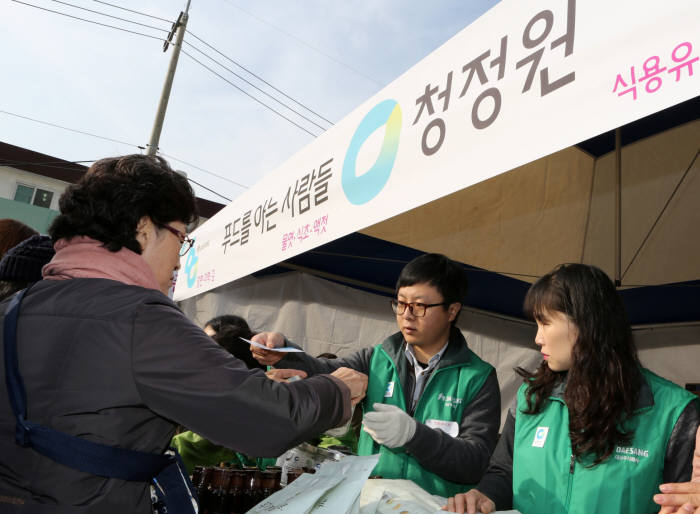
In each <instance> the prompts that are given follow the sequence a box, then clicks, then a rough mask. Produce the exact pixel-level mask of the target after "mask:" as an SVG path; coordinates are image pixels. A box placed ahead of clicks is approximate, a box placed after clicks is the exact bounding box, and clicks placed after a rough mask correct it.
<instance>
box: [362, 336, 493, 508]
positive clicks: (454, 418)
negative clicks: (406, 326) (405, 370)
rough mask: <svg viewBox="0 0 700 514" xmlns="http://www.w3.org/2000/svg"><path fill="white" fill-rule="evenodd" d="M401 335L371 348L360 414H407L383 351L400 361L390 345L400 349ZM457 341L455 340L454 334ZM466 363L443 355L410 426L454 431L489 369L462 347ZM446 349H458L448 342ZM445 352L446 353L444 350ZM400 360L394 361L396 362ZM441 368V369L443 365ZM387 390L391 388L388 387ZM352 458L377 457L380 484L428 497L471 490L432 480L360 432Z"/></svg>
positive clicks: (407, 458) (411, 460)
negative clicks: (400, 485)
mask: <svg viewBox="0 0 700 514" xmlns="http://www.w3.org/2000/svg"><path fill="white" fill-rule="evenodd" d="M400 335H401V334H400V333H399V334H395V335H394V336H392V337H390V338H389V339H387V340H386V341H385V342H384V343H382V344H381V345H379V346H377V347H375V348H374V351H373V352H372V358H371V360H370V367H369V383H368V385H367V397H366V398H365V400H364V412H365V413H367V412H370V411H372V410H373V409H372V405H374V404H375V403H385V404H390V405H396V406H397V407H400V408H401V409H403V410H404V411H406V410H407V408H406V402H405V396H404V390H403V387H402V384H401V381H400V379H399V373H398V371H397V368H396V363H395V362H394V361H393V360H392V359H391V357H390V355H389V353H388V352H387V350H389V351H392V350H393V351H392V353H394V354H395V355H396V358H402V359H405V356H404V355H403V351H399V350H397V348H396V346H395V345H396V344H402V342H403V339H402V338H399V337H398V336H400ZM460 336H461V334H460ZM460 339H461V342H462V344H464V349H463V350H464V351H465V352H468V357H467V358H465V359H463V360H462V361H460V362H447V361H445V355H446V354H447V352H445V354H443V357H442V359H441V360H440V363H438V366H437V367H436V368H435V370H434V371H433V372H432V374H431V376H430V378H429V379H428V382H427V383H426V385H425V387H424V389H423V393H422V394H421V397H420V399H419V400H418V404H417V405H416V410H415V412H414V414H413V417H414V418H415V419H416V421H419V422H421V423H425V422H426V421H427V420H440V421H446V422H454V423H456V427H454V428H455V429H456V430H457V431H459V424H460V423H461V421H462V412H463V411H464V407H465V406H466V405H467V404H468V403H470V402H471V401H472V399H473V398H474V397H475V396H476V394H477V393H478V392H479V390H480V389H481V387H482V386H483V384H484V382H485V381H486V378H487V377H488V375H489V373H490V372H491V370H492V369H493V367H492V366H491V365H490V364H488V363H486V362H484V361H482V360H481V359H480V358H479V357H478V356H477V355H476V354H474V353H473V352H472V351H471V350H469V349H468V348H467V347H466V342H464V339H463V338H461V337H460ZM450 344H458V343H453V342H450ZM392 345H393V348H392ZM448 350H449V348H448ZM399 355H400V356H399ZM443 362H445V364H444V365H443ZM390 384H393V385H390ZM357 452H358V454H359V455H373V454H376V453H379V454H380V455H381V457H380V458H379V462H378V463H377V465H376V466H375V468H374V470H373V471H372V474H374V475H381V476H382V477H383V478H403V479H408V480H412V481H414V482H415V483H416V484H418V485H419V486H421V487H422V488H423V489H425V490H426V491H428V492H429V493H431V494H437V495H440V496H446V497H447V496H453V495H455V494H457V493H460V492H464V491H467V490H469V489H471V488H472V487H474V485H475V484H458V483H456V482H450V481H449V480H445V479H443V478H440V477H439V476H438V475H437V474H435V473H432V472H430V471H428V470H426V469H424V468H423V467H422V466H421V465H420V464H419V463H418V461H417V460H416V459H415V457H413V456H412V455H411V454H409V453H407V452H406V450H404V448H403V447H400V448H387V447H386V446H383V445H380V444H377V443H376V442H375V441H374V439H372V437H371V436H370V435H369V434H368V433H367V432H365V430H364V427H363V429H362V431H361V432H360V440H359V443H358V449H357Z"/></svg>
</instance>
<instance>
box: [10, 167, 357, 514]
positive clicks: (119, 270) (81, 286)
mask: <svg viewBox="0 0 700 514" xmlns="http://www.w3.org/2000/svg"><path fill="white" fill-rule="evenodd" d="M59 205H60V214H59V216H57V217H56V218H55V219H54V221H53V223H52V225H51V227H50V229H49V234H50V236H51V238H52V239H53V240H54V241H55V245H54V248H55V250H56V255H55V256H54V257H53V259H52V260H51V262H50V263H49V264H47V265H46V266H44V268H43V280H41V281H39V282H37V283H36V284H34V285H33V286H31V288H29V289H27V290H25V293H24V296H23V297H20V296H13V297H12V298H11V299H10V298H8V299H6V300H5V301H3V302H0V315H1V316H2V324H3V327H12V326H13V325H14V320H15V319H16V320H17V322H16V334H14V333H13V331H12V329H11V328H10V329H9V330H7V331H4V332H3V333H0V337H1V338H2V341H0V345H2V346H4V347H5V349H6V350H7V349H9V350H12V349H13V348H16V354H15V355H14V357H15V358H12V359H10V360H9V361H8V362H6V361H5V358H4V354H0V355H1V356H0V359H1V360H0V374H1V375H2V377H0V455H1V456H2V458H0V511H2V512H3V513H14V512H19V513H31V514H42V513H48V512H51V513H56V512H71V513H75V512H80V513H81V514H93V513H94V514H98V513H99V514H122V513H125V512H128V513H134V514H150V513H151V512H152V503H151V496H150V484H151V483H152V479H153V478H155V476H156V475H157V476H160V477H161V478H162V479H163V480H165V479H172V483H173V484H174V487H176V486H177V487H179V489H178V491H179V492H180V493H181V494H180V495H179V496H178V498H181V499H184V505H186V506H188V507H189V508H190V509H191V508H192V505H191V500H190V499H189V497H188V495H187V494H186V493H187V491H185V490H183V489H182V487H183V485H184V482H183V481H182V480H180V473H179V472H177V470H175V469H173V467H172V466H173V463H174V461H173V460H171V459H168V458H164V457H163V456H162V455H163V452H164V451H165V450H166V448H167V446H168V443H169V442H170V440H171V438H172V436H173V433H174V431H175V426H176V425H177V424H180V425H183V426H187V427H189V428H191V429H193V430H195V431H196V432H197V433H199V434H201V435H202V436H204V437H206V438H207V439H210V440H211V441H213V442H215V443H217V444H222V445H225V446H228V447H232V448H236V449H238V450H240V451H243V452H246V453H249V454H254V455H270V456H272V455H279V454H281V453H282V452H283V451H285V450H286V449H287V448H290V447H292V446H295V445H297V444H298V443H299V442H301V441H304V440H306V439H308V438H309V437H311V436H312V435H313V434H317V433H319V432H323V431H324V430H326V429H327V428H330V427H332V426H336V425H339V424H342V423H345V422H346V421H347V420H348V419H349V418H350V412H351V407H352V405H353V403H354V402H357V401H359V400H360V399H361V398H362V397H363V395H364V391H365V387H366V377H363V376H362V375H361V374H359V373H357V372H355V371H353V370H349V369H342V370H338V371H337V372H334V373H333V374H326V375H322V376H316V377H311V378H309V379H307V380H301V381H298V382H296V383H293V384H280V383H277V382H274V381H272V380H269V379H268V378H267V377H266V376H265V374H264V373H262V372H261V371H259V370H249V369H247V368H246V367H245V366H244V365H243V363H242V362H241V361H239V360H238V359H236V358H234V357H233V356H232V355H230V354H229V353H228V352H226V351H225V350H224V349H223V348H221V346H219V345H218V344H217V343H215V342H214V341H212V340H211V338H210V337H209V336H207V335H206V334H205V333H204V332H203V331H202V329H201V328H199V327H198V326H196V325H195V324H194V323H192V322H191V321H190V320H188V319H187V318H186V317H185V316H184V314H183V313H182V312H181V311H180V309H179V308H178V307H177V305H175V304H174V303H173V302H172V301H171V300H170V299H169V298H168V297H167V291H168V290H169V288H170V286H171V285H172V279H173V273H174V272H175V271H176V270H177V269H178V268H179V266H180V257H181V256H183V255H185V254H186V253H187V251H188V250H189V249H190V248H191V246H192V244H193V243H194V242H193V240H192V239H191V238H190V237H189V236H188V235H187V226H188V224H191V223H193V222H195V221H196V220H197V218H198V216H197V207H196V201H195V196H194V193H193V191H192V188H191V187H190V185H189V183H188V181H187V179H186V178H185V177H183V176H181V175H179V174H178V173H176V172H175V171H173V170H172V169H171V168H170V166H169V165H168V163H167V162H166V161H165V160H164V159H162V158H160V157H155V156H146V155H127V156H123V157H114V158H108V159H102V160H100V161H97V162H95V163H94V164H93V165H92V166H91V167H90V169H89V170H88V171H87V172H86V173H85V175H84V176H83V177H82V178H81V179H80V181H79V182H77V183H76V184H73V185H70V186H69V187H68V188H67V189H66V191H65V192H64V193H63V194H62V195H61V198H60V201H59ZM20 300H21V303H20ZM18 306H19V307H20V308H19V313H18V316H17V318H15V315H16V314H17V308H18ZM15 335H16V337H15ZM8 373H10V374H9V375H8ZM11 377H12V378H11ZM18 377H19V378H18ZM20 380H21V382H23V387H22V388H21V391H20V387H19V386H18V382H19V381H20ZM9 398H11V399H12V401H10V400H9ZM251 399H254V401H251ZM29 422H31V423H32V424H31V425H28V423H29ZM37 425H39V426H40V427H43V428H40V429H39V432H37V431H36V430H37ZM47 430H53V431H55V432H59V433H60V434H62V435H61V436H60V437H61V438H63V440H65V439H66V438H67V439H68V440H70V441H71V444H70V445H69V446H66V445H58V444H56V443H55V439H54V440H53V442H51V441H47V440H45V439H42V440H41V441H43V442H44V443H46V445H47V446H42V445H37V444H35V441H36V439H35V434H39V436H41V434H43V433H46V431H47ZM55 432H54V433H55ZM85 441H88V442H89V443H92V444H89V443H88V444H86V443H85ZM86 446H89V447H90V448H95V446H97V447H99V448H101V449H102V450H104V451H106V452H108V453H109V454H111V455H114V454H115V453H118V454H120V455H121V456H122V457H124V453H125V452H126V453H128V455H129V457H128V459H131V462H132V463H133V462H135V460H134V459H136V460H138V463H139V464H138V466H129V465H128V463H127V464H124V462H123V461H124V460H125V458H126V457H124V458H119V459H108V460H107V461H106V462H105V461H99V462H98V463H97V465H93V464H94V463H95V460H94V459H82V458H80V459H79V458H76V457H75V451H70V452H66V451H65V449H66V448H73V449H74V450H75V449H76V448H82V450H81V451H82V452H83V453H82V454H84V453H86V452H89V451H92V450H89V451H88V450H87V449H86ZM120 450H121V451H120ZM136 452H139V453H136ZM82 454H81V455H82ZM143 454H152V455H150V456H148V455H147V456H146V457H145V458H144V457H137V456H138V455H143ZM91 455H94V453H93V454H91ZM147 458H148V459H150V460H151V461H156V462H158V463H160V462H163V460H164V459H165V460H167V461H168V462H169V464H167V469H168V471H169V472H171V473H170V474H169V475H168V476H161V475H160V472H154V473H153V474H152V472H151V471H150V468H151V467H149V471H148V475H147V476H142V475H141V474H140V473H136V472H135V471H134V467H138V468H140V467H141V466H142V464H143V462H145V460H146V459H147ZM57 459H58V460H59V461H61V460H62V462H64V463H65V464H62V463H60V462H59V461H57ZM96 468H98V469H99V471H90V470H95V469H96ZM117 468H118V469H117ZM141 469H143V468H141ZM115 470H116V471H115ZM136 471H138V469H136ZM178 484H179V485H178ZM156 489H157V490H160V489H161V488H160V487H158V488H156ZM166 500H167V496H166Z"/></svg>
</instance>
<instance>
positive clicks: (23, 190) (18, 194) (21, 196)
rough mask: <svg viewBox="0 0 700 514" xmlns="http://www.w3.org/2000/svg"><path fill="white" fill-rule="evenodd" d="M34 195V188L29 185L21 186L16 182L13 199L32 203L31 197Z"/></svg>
mask: <svg viewBox="0 0 700 514" xmlns="http://www.w3.org/2000/svg"><path fill="white" fill-rule="evenodd" d="M33 197H34V188H33V187H29V186H23V185H22V184H17V191H15V201H16V202H22V203H32V198H33Z"/></svg>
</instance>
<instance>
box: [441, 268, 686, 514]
mask: <svg viewBox="0 0 700 514" xmlns="http://www.w3.org/2000/svg"><path fill="white" fill-rule="evenodd" d="M525 312H526V313H527V314H528V315H529V316H530V317H531V318H533V319H534V320H535V321H536V323H537V335H536V337H535V344H536V345H537V346H538V347H539V349H540V351H541V353H542V364H541V365H540V366H539V368H538V369H537V370H536V371H534V372H528V371H526V370H524V369H522V368H518V369H517V370H516V371H517V372H518V373H519V374H520V375H522V376H523V377H524V379H525V381H524V384H523V385H522V386H521V387H520V389H519V390H518V394H517V399H516V404H515V406H514V407H512V408H511V409H510V411H509V413H508V417H507V419H506V424H505V426H504V429H503V435H502V436H501V439H500V441H499V443H498V446H497V447H496V450H495V452H494V454H493V456H492V458H491V462H490V464H489V469H488V470H487V472H486V474H485V475H484V477H483V478H482V480H481V481H480V483H479V484H478V485H477V487H476V488H475V489H473V490H471V491H469V492H467V493H463V494H458V495H456V496H455V497H452V498H450V499H449V500H448V504H447V506H446V509H447V510H450V511H452V512H468V513H469V514H473V513H475V512H477V510H478V511H481V512H483V513H484V514H486V513H490V512H493V511H494V510H496V509H499V510H503V509H510V508H515V509H517V510H519V511H520V512H522V513H523V514H540V513H547V514H554V513H575V514H584V513H585V514H588V513H596V514H605V513H611V514H612V513H615V514H619V513H630V514H631V513H634V514H643V513H653V512H657V511H658V506H657V505H655V504H654V502H653V500H652V498H653V495H654V493H656V492H658V490H659V489H658V488H659V485H660V484H662V483H664V482H686V481H688V480H689V478H690V473H691V461H692V454H693V442H694V437H693V436H694V434H695V430H696V429H697V426H698V424H699V423H700V414H699V413H698V400H697V398H696V397H695V396H694V395H692V394H691V393H689V392H687V391H685V390H684V389H682V388H680V387H678V386H677V385H675V384H673V383H671V382H669V381H667V380H665V379H663V378H661V377H659V376H657V375H655V374H653V373H651V372H650V371H648V370H646V369H644V368H642V367H641V365H640V363H639V359H638V356H637V350H636V348H635V346H634V343H633V341H632V332H631V328H630V324H629V321H628V320H627V317H626V314H625V310H624V307H623V305H622V301H621V299H620V297H619V295H618V294H617V292H616V290H615V287H614V285H613V284H612V282H611V281H610V279H609V278H608V276H607V275H606V274H605V273H604V272H602V271H601V270H600V269H598V268H596V267H594V266H587V265H583V264H565V265H561V266H559V267H557V268H556V269H555V270H554V271H552V272H550V273H548V274H547V275H545V276H543V277H542V278H540V279H539V280H538V281H537V282H536V283H535V284H533V286H532V287H531V288H530V290H529V291H528V294H527V296H526V298H525Z"/></svg>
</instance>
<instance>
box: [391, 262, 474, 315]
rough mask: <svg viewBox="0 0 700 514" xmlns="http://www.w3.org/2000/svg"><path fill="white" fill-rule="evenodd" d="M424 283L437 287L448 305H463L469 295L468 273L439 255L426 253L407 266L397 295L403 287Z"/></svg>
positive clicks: (397, 285) (399, 282)
mask: <svg viewBox="0 0 700 514" xmlns="http://www.w3.org/2000/svg"><path fill="white" fill-rule="evenodd" d="M422 283H427V284H430V285H431V286H433V287H435V288H436V289H437V290H438V292H439V293H440V294H441V295H442V298H443V301H444V302H445V303H447V304H448V305H449V304H450V303H455V302H459V303H462V302H463V301H464V297H465V296H466V295H467V273H466V271H464V268H462V266H461V265H460V264H459V263H457V262H455V261H453V260H452V259H450V258H449V257H446V256H445V255H442V254H439V253H426V254H424V255H421V256H420V257H416V258H415V259H413V260H412V261H411V262H409V263H408V264H406V266H404V268H403V269H402V270H401V274H400V275H399V279H398V281H397V282H396V294H398V292H399V289H401V288H402V287H406V286H412V285H415V284H422ZM445 308H447V305H445Z"/></svg>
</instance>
